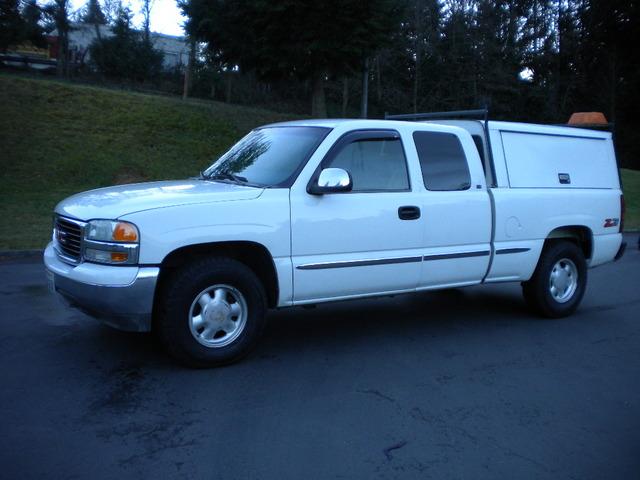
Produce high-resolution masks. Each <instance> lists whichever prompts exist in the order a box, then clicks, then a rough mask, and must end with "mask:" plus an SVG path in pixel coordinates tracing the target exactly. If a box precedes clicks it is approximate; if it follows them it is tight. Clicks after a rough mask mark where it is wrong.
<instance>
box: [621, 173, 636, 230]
mask: <svg viewBox="0 0 640 480" xmlns="http://www.w3.org/2000/svg"><path fill="white" fill-rule="evenodd" d="M622 191H623V192H624V202H625V205H626V207H627V212H626V215H625V220H624V229H625V230H638V229H640V172H639V171H637V170H627V169H624V168H623V169H622Z"/></svg>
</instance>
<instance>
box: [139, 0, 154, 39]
mask: <svg viewBox="0 0 640 480" xmlns="http://www.w3.org/2000/svg"><path fill="white" fill-rule="evenodd" d="M152 7H153V3H152V1H151V0H142V9H141V13H142V31H143V32H144V38H145V40H146V41H149V38H150V35H151V8H152Z"/></svg>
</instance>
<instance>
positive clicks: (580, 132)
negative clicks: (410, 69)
mask: <svg viewBox="0 0 640 480" xmlns="http://www.w3.org/2000/svg"><path fill="white" fill-rule="evenodd" d="M470 121H472V122H480V123H484V121H482V120H448V121H443V122H442V123H440V122H439V121H437V120H430V121H418V122H415V121H402V120H374V119H362V118H324V119H304V120H293V121H288V122H278V123H272V124H269V125H265V127H280V126H290V127H326V128H336V127H337V126H339V125H344V124H346V123H351V124H353V127H355V128H370V127H376V128H385V127H386V128H393V126H394V125H398V124H412V125H415V124H416V123H422V124H424V123H428V124H430V125H440V126H442V127H445V128H446V127H451V126H455V125H456V123H457V122H461V123H463V122H470ZM489 128H490V129H492V130H502V131H512V132H526V133H538V134H543V135H559V136H568V137H589V138H611V133H610V132H602V131H598V130H591V129H586V128H578V127H570V126H564V125H540V124H535V123H520V122H503V121H494V120H490V121H489Z"/></svg>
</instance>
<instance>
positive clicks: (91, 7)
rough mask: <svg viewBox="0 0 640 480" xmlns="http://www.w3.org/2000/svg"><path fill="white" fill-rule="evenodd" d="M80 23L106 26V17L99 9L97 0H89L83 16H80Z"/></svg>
mask: <svg viewBox="0 0 640 480" xmlns="http://www.w3.org/2000/svg"><path fill="white" fill-rule="evenodd" d="M82 21H83V22H84V23H90V24H92V25H96V24H97V25H106V24H107V17H105V15H104V13H103V12H102V8H100V3H98V0H89V1H88V2H87V5H86V6H85V11H84V15H83V16H82Z"/></svg>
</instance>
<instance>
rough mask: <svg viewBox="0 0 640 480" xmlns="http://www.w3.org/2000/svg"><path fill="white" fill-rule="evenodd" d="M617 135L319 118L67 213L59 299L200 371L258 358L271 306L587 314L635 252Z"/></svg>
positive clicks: (58, 244)
mask: <svg viewBox="0 0 640 480" xmlns="http://www.w3.org/2000/svg"><path fill="white" fill-rule="evenodd" d="M623 210H624V206H623V196H622V191H621V187H620V180H619V176H618V170H617V165H616V159H615V154H614V149H613V143H612V138H611V134H610V133H605V132H600V131H595V130H587V129H578V128H569V127H556V126H542V125H530V124H519V123H506V122H493V121H491V122H486V121H471V120H457V121H444V120H443V121H441V122H439V123H434V122H425V121H419V122H415V121H399V120H308V121H296V122H288V123H281V124H274V125H267V126H264V127H261V128H257V129H255V130H254V131H252V132H250V133H249V134H248V135H247V136H245V137H244V138H243V139H241V140H240V141H239V142H238V143H237V144H236V145H235V146H233V147H232V148H231V149H230V150H229V151H228V152H227V153H225V154H224V155H223V156H222V157H220V158H219V159H218V160H216V161H215V162H214V163H213V164H212V165H211V166H210V167H209V168H207V169H206V170H204V171H203V172H202V174H201V175H200V177H199V178H194V179H189V180H181V181H164V182H154V183H142V184H135V185H123V186H117V187H110V188H102V189H98V190H92V191H89V192H85V193H80V194H77V195H74V196H72V197H69V198H67V199H65V200H63V201H62V202H60V203H59V204H58V205H57V207H56V208H55V222H54V229H53V239H52V242H51V243H50V244H49V245H48V246H47V248H46V251H45V253H44V261H45V264H46V268H47V271H48V276H49V281H50V285H51V288H52V289H53V290H54V291H55V292H57V293H59V294H60V295H61V296H62V297H63V298H64V299H66V301H67V302H68V303H69V304H71V305H72V306H75V307H78V308H80V309H82V310H83V311H85V312H88V313H90V314H92V315H94V316H96V317H99V318H101V319H103V320H104V321H105V322H106V323H107V324H109V325H112V326H114V327H116V328H120V329H124V330H133V331H151V330H155V331H156V332H157V333H158V334H159V337H160V338H161V340H162V341H163V343H164V345H165V346H166V348H167V350H168V351H169V352H170V353H171V354H172V355H173V356H174V357H176V358H177V359H179V360H181V361H182V362H184V363H187V364H189V365H192V366H196V367H201V366H213V365H221V364H225V363H230V362H233V361H235V360H238V359H239V358H241V357H242V356H244V355H245V354H247V353H248V352H249V351H250V349H251V347H252V346H253V345H254V344H255V343H256V341H257V339H258V337H259V335H260V332H261V331H262V329H263V327H264V325H265V314H266V311H267V309H268V308H281V307H289V306H295V305H305V304H317V303H320V302H330V301H336V300H344V299H353V298H361V297H368V296H384V295H392V294H398V293H404V292H420V291H423V290H431V289H439V288H451V287H463V286H467V285H476V284H480V283H493V282H521V283H522V287H523V293H524V297H525V299H526V301H527V302H528V303H529V304H530V305H531V306H532V307H533V308H534V309H535V310H536V311H537V312H539V313H540V314H541V315H544V316H547V317H562V316H566V315H569V314H571V313H572V312H574V311H575V310H576V308H577V307H578V305H579V303H580V301H581V299H582V296H583V294H584V293H585V288H586V284H587V269H588V268H589V267H595V266H597V265H600V264H603V263H605V262H609V261H612V260H614V258H617V257H619V256H620V255H622V253H623V251H624V244H623V242H622V234H621V231H622V221H623V219H622V216H623Z"/></svg>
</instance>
